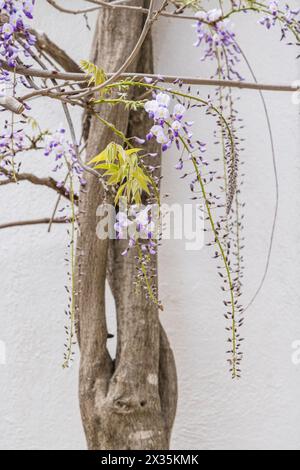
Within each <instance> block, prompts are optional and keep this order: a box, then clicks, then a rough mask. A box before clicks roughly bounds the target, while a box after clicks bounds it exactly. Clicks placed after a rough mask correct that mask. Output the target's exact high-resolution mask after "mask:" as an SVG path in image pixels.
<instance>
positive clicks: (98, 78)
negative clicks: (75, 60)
mask: <svg viewBox="0 0 300 470" xmlns="http://www.w3.org/2000/svg"><path fill="white" fill-rule="evenodd" d="M80 67H81V68H82V70H83V71H84V72H85V73H86V74H87V75H88V76H89V78H90V80H89V86H90V85H95V86H99V85H102V83H104V82H105V81H106V80H107V77H106V75H105V72H104V70H103V69H100V68H99V67H97V65H95V64H93V63H92V62H90V61H88V60H81V61H80Z"/></svg>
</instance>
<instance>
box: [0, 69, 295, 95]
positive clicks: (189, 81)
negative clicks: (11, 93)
mask: <svg viewBox="0 0 300 470" xmlns="http://www.w3.org/2000/svg"><path fill="white" fill-rule="evenodd" d="M0 66H1V67H2V68H3V69H4V70H8V71H10V72H11V71H12V70H11V67H9V66H8V65H7V64H6V63H4V62H3V61H1V62H0ZM15 72H16V73H17V74H19V75H24V76H30V77H39V78H49V79H56V80H69V81H74V82H87V81H88V79H89V77H87V75H86V74H84V73H68V72H57V71H56V70H40V69H35V68H26V67H22V66H17V67H16V69H15ZM106 75H107V76H108V77H111V76H112V75H113V74H112V73H107V74H106ZM146 77H148V78H151V79H152V80H154V81H158V82H165V83H174V82H181V83H183V84H185V85H200V86H212V87H224V88H239V89H245V90H261V91H278V92H295V91H298V90H299V89H300V86H299V85H286V84H271V83H253V82H239V81H235V80H232V81H231V80H213V79H206V78H198V77H181V76H180V75H179V76H174V75H160V74H149V75H146ZM126 78H136V79H143V78H145V74H142V73H137V74H132V73H122V74H121V75H120V76H119V79H126ZM41 94H43V90H41Z"/></svg>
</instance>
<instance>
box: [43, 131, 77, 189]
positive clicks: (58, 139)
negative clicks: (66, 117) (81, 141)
mask: <svg viewBox="0 0 300 470" xmlns="http://www.w3.org/2000/svg"><path fill="white" fill-rule="evenodd" d="M44 154H45V156H47V157H48V156H53V157H54V158H55V161H56V162H57V164H56V166H55V167H54V168H53V171H54V172H57V171H58V170H60V169H61V168H62V167H64V166H65V163H67V165H68V167H69V169H71V170H72V173H73V175H74V176H77V179H78V181H79V183H80V185H81V186H85V185H86V180H85V179H84V177H83V172H84V170H83V168H82V166H81V164H80V163H79V161H78V158H77V155H76V151H75V149H74V146H73V144H71V143H70V142H69V141H68V140H67V139H66V130H65V129H64V128H60V129H58V130H57V131H55V132H54V133H53V134H50V135H47V136H46V137H45V150H44ZM63 159H64V161H62V160H63ZM57 185H58V187H62V186H64V182H63V181H59V182H58V183H57Z"/></svg>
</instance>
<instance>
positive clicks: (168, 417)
mask: <svg viewBox="0 0 300 470" xmlns="http://www.w3.org/2000/svg"><path fill="white" fill-rule="evenodd" d="M131 4H133V5H138V6H144V0H134V1H132V3H131ZM143 21H144V18H143V15H141V14H139V13H137V12H129V11H126V10H116V11H114V10H109V9H105V8H103V9H102V10H101V11H100V13H99V18H98V23H97V27H96V32H95V38H94V44H93V49H92V57H91V60H92V61H93V62H94V63H95V64H96V65H98V66H99V67H102V68H103V69H104V70H105V71H107V72H114V71H116V70H117V69H118V68H119V67H120V65H121V64H122V63H123V62H124V60H125V58H126V57H127V56H128V55H129V54H130V53H131V51H132V50H133V48H134V46H135V44H136V42H137V41H138V38H139V35H140V33H141V31H142V27H143ZM152 67H153V64H152V44H151V38H150V37H149V38H148V39H147V40H146V42H145V44H144V47H143V50H142V51H141V53H140V54H139V57H138V58H137V60H136V63H135V64H133V65H132V69H131V71H143V72H145V73H151V72H152ZM99 112H100V113H101V116H102V117H104V118H105V119H106V120H107V121H109V122H112V123H114V125H115V126H116V127H117V128H118V129H120V130H121V131H122V132H124V133H125V134H127V135H129V136H132V135H139V136H141V137H142V136H144V135H145V134H146V133H147V131H148V129H149V127H150V125H151V124H150V123H149V121H148V118H147V116H145V115H144V114H143V113H141V112H140V111H139V112H129V111H127V110H125V109H124V106H119V105H118V106H114V107H108V106H106V105H105V106H104V105H101V108H99ZM85 135H86V138H87V157H88V158H90V157H92V156H94V155H96V154H97V153H99V152H100V151H101V150H103V149H104V148H105V147H106V146H107V144H109V143H110V142H111V141H116V137H115V136H114V135H113V133H112V132H111V131H110V130H109V129H108V128H107V127H104V126H103V125H102V124H101V123H100V122H99V121H98V120H97V119H95V118H94V117H92V118H91V119H89V120H88V119H86V126H85ZM156 150H157V149H156ZM86 179H87V180H88V185H87V190H86V191H82V192H81V195H80V206H79V207H80V216H79V234H78V244H77V316H78V318H77V319H78V324H77V328H78V340H79V346H80V351H81V363H80V379H79V380H80V407H81V414H82V421H83V425H84V429H85V434H86V438H87V443H88V448H89V449H93V450H96V449H98V450H99V449H101V450H114V449H116V450H125V449H131V450H134V449H144V450H156V449H159V450H160V449H167V448H168V447H169V443H170V435H171V430H172V426H173V421H174V418H175V411H176V402H177V378H176V369H175V363H174V358H173V354H172V351H171V348H170V346H169V342H168V339H167V337H166V334H165V332H164V330H163V328H162V326H161V324H160V322H159V316H158V309H157V307H156V306H155V305H154V304H153V303H150V302H149V301H147V300H146V298H145V295H144V294H143V292H141V291H138V290H137V289H136V287H135V285H134V280H135V275H136V267H135V259H134V258H135V255H136V253H135V252H134V250H130V252H129V254H128V256H122V255H121V252H122V251H123V249H124V248H123V246H122V245H123V243H124V242H122V241H114V240H100V239H98V238H97V235H96V226H97V224H98V223H99V218H98V217H97V216H96V211H97V207H98V206H99V205H101V204H102V203H103V202H104V200H105V193H104V189H103V187H102V186H101V184H100V183H99V181H98V180H97V178H95V177H94V176H93V175H90V174H87V175H86ZM153 267H154V268H155V270H156V272H157V260H156V259H154V261H153ZM106 279H107V280H108V281H109V283H110V286H111V290H112V293H113V296H114V299H115V304H116V314H117V354H116V358H115V359H112V358H111V357H110V354H109V352H108V350H107V325H106V313H105V284H106Z"/></svg>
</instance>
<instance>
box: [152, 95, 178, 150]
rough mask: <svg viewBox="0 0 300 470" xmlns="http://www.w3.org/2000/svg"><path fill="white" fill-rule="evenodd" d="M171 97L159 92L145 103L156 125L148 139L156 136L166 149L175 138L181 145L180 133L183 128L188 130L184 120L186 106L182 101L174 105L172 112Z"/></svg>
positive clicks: (163, 148)
mask: <svg viewBox="0 0 300 470" xmlns="http://www.w3.org/2000/svg"><path fill="white" fill-rule="evenodd" d="M170 103H171V99H170V96H169V95H168V94H167V93H162V92H161V93H158V94H156V95H155V96H154V99H153V100H151V101H147V102H146V103H145V110H146V112H147V113H148V114H149V117H150V118H152V119H153V120H154V125H153V126H152V128H151V129H150V132H149V134H148V135H147V140H150V139H152V138H154V137H155V138H156V141H157V142H158V143H159V144H161V145H162V150H163V151H165V150H167V149H168V148H170V147H171V145H172V143H173V142H174V140H175V141H176V144H177V146H179V139H178V137H179V135H180V132H181V131H182V130H185V131H186V126H185V124H184V123H183V122H182V119H183V117H184V114H185V113H186V108H185V106H183V105H182V104H181V103H177V104H176V105H175V106H174V109H173V112H170V109H169V108H170Z"/></svg>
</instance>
